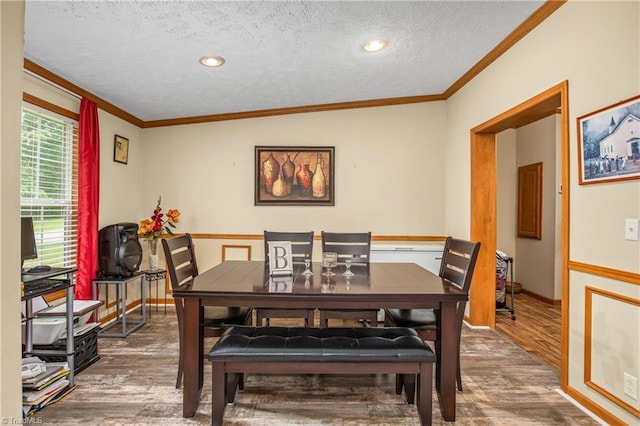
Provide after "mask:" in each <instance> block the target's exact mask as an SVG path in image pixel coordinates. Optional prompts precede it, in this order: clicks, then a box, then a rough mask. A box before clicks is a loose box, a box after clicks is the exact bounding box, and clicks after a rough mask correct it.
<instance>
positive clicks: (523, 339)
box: [496, 293, 561, 372]
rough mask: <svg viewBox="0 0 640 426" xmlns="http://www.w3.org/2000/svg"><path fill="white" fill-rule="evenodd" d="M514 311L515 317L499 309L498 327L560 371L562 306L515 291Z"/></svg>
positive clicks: (497, 328) (532, 353)
mask: <svg viewBox="0 0 640 426" xmlns="http://www.w3.org/2000/svg"><path fill="white" fill-rule="evenodd" d="M507 301H508V302H509V301H510V297H509V296H507ZM515 314H516V320H515V321H513V320H512V319H511V315H510V314H509V313H508V312H496V331H498V332H499V333H500V334H502V335H503V336H505V337H506V338H508V339H509V340H511V341H512V342H514V343H515V344H517V345H518V346H520V347H521V348H523V349H524V350H526V351H527V352H529V353H530V354H531V355H532V356H534V357H536V358H538V359H539V360H540V361H542V362H544V363H546V364H547V365H549V366H550V367H552V368H553V369H554V370H556V371H557V372H559V371H560V356H561V350H560V341H561V333H560V322H561V318H560V306H553V305H550V304H548V303H545V302H542V301H540V300H538V299H536V298H534V297H531V296H529V295H527V294H524V293H520V294H516V295H515Z"/></svg>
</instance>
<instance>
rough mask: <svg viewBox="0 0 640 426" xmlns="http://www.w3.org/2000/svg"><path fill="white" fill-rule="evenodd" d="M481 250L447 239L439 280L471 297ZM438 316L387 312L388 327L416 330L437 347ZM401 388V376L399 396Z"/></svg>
mask: <svg viewBox="0 0 640 426" xmlns="http://www.w3.org/2000/svg"><path fill="white" fill-rule="evenodd" d="M479 250H480V243H479V242H477V243H474V242H471V241H466V240H459V239H456V238H452V237H448V238H447V240H446V242H445V244H444V251H443V255H442V262H441V264H440V274H439V275H440V277H441V278H443V279H445V280H447V281H449V282H450V283H452V284H453V285H455V286H457V287H460V288H461V289H462V291H464V292H465V293H466V294H469V288H470V287H471V280H472V278H473V270H474V269H475V266H476V259H477V257H478V252H479ZM466 303H467V302H466V301H463V302H458V306H457V308H456V330H457V351H456V352H457V354H458V368H457V378H456V383H457V387H458V390H459V391H460V392H462V375H461V374H460V336H461V333H462V321H463V319H464V311H465V307H466ZM437 317H438V315H437V312H436V311H435V310H434V309H386V310H385V326H392V327H411V328H414V329H416V330H417V331H418V333H419V334H420V336H421V337H422V338H423V339H424V340H428V341H432V342H434V343H435V345H436V346H438V345H440V342H439V340H438V323H437ZM402 386H403V384H402V377H401V376H400V375H398V376H396V392H398V394H400V393H402ZM407 394H409V392H407Z"/></svg>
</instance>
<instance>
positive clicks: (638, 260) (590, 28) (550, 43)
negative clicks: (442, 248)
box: [445, 1, 640, 423]
mask: <svg viewBox="0 0 640 426" xmlns="http://www.w3.org/2000/svg"><path fill="white" fill-rule="evenodd" d="M639 5H640V4H639V3H638V2H578V1H569V2H568V3H567V4H565V5H564V6H562V7H561V8H560V9H559V10H558V11H556V12H555V13H554V14H553V15H552V16H551V17H549V18H548V19H547V20H546V21H544V22H543V23H542V24H541V25H540V26H538V27H537V28H536V29H535V30H534V31H533V32H531V33H530V34H529V35H527V36H526V37H525V38H524V39H522V40H521V41H520V42H519V43H518V44H517V45H516V46H514V47H513V48H511V49H510V50H509V51H508V52H507V53H506V54H504V55H503V56H501V57H500V58H499V59H498V60H497V61H496V62H494V63H493V64H492V65H491V66H490V67H488V68H487V69H486V70H485V71H484V72H483V73H481V74H480V75H479V76H478V77H476V78H475V79H474V80H473V81H471V82H470V83H469V84H467V85H466V86H465V87H464V88H463V89H462V90H460V91H459V92H458V93H456V94H455V95H454V96H453V97H451V98H450V99H449V100H448V102H447V115H448V118H449V119H448V130H447V143H446V150H445V158H446V159H447V165H448V167H447V172H446V180H445V181H446V186H447V190H446V192H445V205H446V212H445V214H446V217H447V223H446V232H447V234H453V235H460V236H463V237H464V236H468V235H469V217H470V215H471V214H473V212H471V211H470V210H469V197H468V193H469V188H470V185H469V175H468V172H467V171H468V170H469V167H470V165H469V129H471V128H473V127H474V126H477V125H479V124H481V123H484V122H485V121H487V120H489V119H491V118H493V117H495V116H497V115H498V114H500V113H502V112H504V111H506V110H508V109H509V108H511V107H514V106H516V105H518V104H520V103H522V102H524V101H526V100H528V99H530V98H531V97H533V96H535V95H537V94H539V93H541V92H542V91H544V90H546V89H548V88H550V87H552V86H554V85H556V84H558V83H560V82H562V81H564V80H568V81H569V115H570V117H569V119H570V127H569V131H570V145H571V146H570V157H571V158H570V165H569V173H570V182H571V185H570V188H568V189H570V191H571V192H570V197H571V198H570V202H571V206H570V226H571V228H570V231H571V237H570V241H564V242H563V244H564V245H566V246H567V247H568V249H569V251H570V259H571V260H572V261H577V262H584V263H587V264H592V265H596V266H604V267H608V268H613V269H615V270H620V271H622V272H624V271H628V272H633V273H636V274H637V273H638V272H640V245H639V243H638V242H630V241H625V240H624V234H623V230H624V219H625V218H628V217H631V218H633V217H638V216H640V182H639V181H637V180H635V181H626V182H620V183H612V184H601V185H587V186H580V185H578V183H577V175H576V172H575V171H576V170H577V157H576V155H577V154H576V153H577V148H576V147H577V145H576V144H577V141H576V127H575V126H576V125H575V119H576V117H578V116H580V115H583V114H586V113H588V112H590V111H594V110H596V109H598V108H602V107H603V106H606V105H609V104H612V103H615V102H617V101H619V100H621V99H625V98H629V97H631V96H634V95H636V94H637V93H638V91H639V86H640V80H639V78H638V77H639V72H638V71H639V70H638V68H639V66H640V45H639V43H640V37H639V35H640V33H639V31H640V25H639V16H640V14H639V13H638V8H639ZM594 58H598V59H594ZM594 200H598V202H597V203H594ZM600 281H601V280H600V279H599V278H598V277H597V276H595V275H593V274H586V275H585V274H579V273H577V272H571V273H570V274H569V283H568V284H569V287H568V294H569V301H565V303H569V317H568V321H569V332H568V338H569V351H568V356H569V366H570V367H569V376H568V380H569V391H570V392H572V393H574V394H575V395H576V396H579V397H583V398H586V400H587V401H588V400H591V401H593V402H595V403H596V404H598V405H599V406H600V407H604V408H605V409H606V410H608V411H609V412H610V413H613V414H614V415H616V416H617V417H618V418H620V419H622V420H623V421H625V422H627V423H634V422H637V418H635V417H634V416H633V415H632V414H631V413H629V411H627V410H625V409H624V408H621V406H620V405H618V404H617V403H615V402H613V401H612V400H611V399H609V398H607V397H606V396H604V395H602V394H601V393H598V392H596V391H594V390H592V389H591V388H589V387H587V386H586V385H585V384H584V380H583V378H584V371H585V364H584V359H585V358H584V355H585V354H584V335H585V330H584V321H585V316H586V315H587V314H589V315H593V314H594V313H587V312H585V304H584V294H585V287H586V286H587V285H594V283H598V285H600ZM601 285H603V286H606V287H607V288H608V289H609V290H610V291H613V292H615V293H616V294H621V295H625V296H626V297H630V298H634V299H636V300H637V299H638V298H639V297H640V286H638V285H637V284H631V283H629V282H626V281H623V280H611V281H607V282H606V284H605V283H602V284H601ZM603 314H605V315H606V313H603ZM634 320H635V317H629V318H624V319H623V321H620V322H615V323H614V325H615V327H613V328H612V329H610V330H609V332H610V333H618V334H623V333H624V327H625V324H626V323H627V322H629V321H634ZM636 348H637V346H636ZM612 349H613V350H611V351H610V352H609V355H608V356H609V357H610V361H611V362H614V363H615V362H617V361H616V359H620V357H621V356H623V355H625V356H628V354H626V353H625V354H622V353H621V350H622V349H616V348H612ZM639 359H640V356H639V354H638V351H637V350H635V351H632V360H631V361H630V364H629V366H630V367H629V368H632V369H634V368H635V372H638V371H640V368H639V364H638V363H639V362H640V361H639ZM613 380H614V381H615V383H614V384H613V385H612V386H613V387H614V388H615V395H616V396H617V397H621V396H622V377H621V376H620V375H618V377H614V378H613Z"/></svg>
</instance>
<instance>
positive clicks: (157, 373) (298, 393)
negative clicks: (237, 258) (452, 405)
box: [30, 306, 598, 426]
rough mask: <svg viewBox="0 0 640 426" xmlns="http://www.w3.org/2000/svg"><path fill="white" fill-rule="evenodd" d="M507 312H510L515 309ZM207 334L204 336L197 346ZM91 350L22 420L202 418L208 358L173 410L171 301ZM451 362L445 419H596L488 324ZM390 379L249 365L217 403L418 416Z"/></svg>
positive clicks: (374, 416)
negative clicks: (452, 400) (233, 390)
mask: <svg viewBox="0 0 640 426" xmlns="http://www.w3.org/2000/svg"><path fill="white" fill-rule="evenodd" d="M517 308H518V307H517V306H516V309H517ZM134 314H135V313H134ZM516 314H517V315H518V319H517V321H516V322H519V321H520V316H519V315H520V312H519V311H518V310H517V311H516ZM132 319H135V315H132ZM275 321H276V320H274V323H275ZM509 321H511V319H509ZM522 323H524V321H523V322H522ZM279 324H282V325H295V324H298V323H297V322H295V321H292V320H288V321H284V322H281V323H279ZM332 324H333V325H336V323H332ZM514 326H515V325H514ZM517 326H519V327H520V323H518V325H517ZM519 334H521V333H519ZM214 342H215V339H208V340H207V342H206V344H205V347H206V348H210V347H211V345H212V344H213V343H214ZM99 353H100V356H101V359H100V361H98V362H97V363H96V364H94V365H92V366H90V367H89V368H87V369H86V370H85V371H83V372H81V373H80V374H79V375H77V376H76V384H77V387H76V389H74V390H73V391H72V392H71V393H69V394H68V395H67V396H66V397H65V398H63V399H62V400H61V401H59V402H57V403H55V404H53V405H51V406H48V407H45V408H44V409H43V410H41V411H39V412H37V413H35V415H34V416H35V417H34V418H33V419H30V420H31V421H33V422H38V423H42V424H45V425H73V424H77V425H87V424H91V425H130V424H136V425H159V424H164V425H182V424H194V425H195V424H203V425H204V424H210V423H211V414H210V410H211V367H210V365H209V363H207V365H206V367H205V385H204V388H203V390H202V396H201V403H200V406H199V409H198V412H197V413H196V415H195V417H193V418H190V419H185V418H183V417H182V390H181V389H175V374H176V371H177V358H178V337H177V331H176V317H175V313H174V311H173V308H170V309H168V310H167V314H166V315H164V314H162V313H161V312H160V313H156V312H155V311H154V312H153V316H152V318H151V319H150V320H149V322H148V324H147V325H146V326H145V327H143V328H142V329H140V330H138V331H136V332H134V333H132V334H131V335H129V336H128V337H127V338H104V337H103V338H100V339H99ZM461 366H462V380H463V386H464V392H463V393H458V398H457V401H458V405H457V413H456V417H457V419H456V420H457V421H456V422H455V424H464V425H596V424H598V423H597V422H595V421H594V420H593V419H592V418H590V417H589V416H587V415H586V414H585V413H583V412H582V411H581V410H579V409H578V408H577V407H575V406H574V405H572V404H571V403H570V402H568V401H567V400H566V399H564V398H563V397H562V396H561V395H560V394H558V393H557V392H556V391H555V389H556V388H558V387H559V377H558V373H557V372H556V371H555V370H553V369H552V368H550V367H549V366H548V365H547V364H546V363H542V362H540V361H539V360H538V359H537V358H535V357H533V356H531V355H529V354H528V353H527V352H525V351H524V350H522V349H521V348H520V347H518V346H517V345H515V344H513V343H511V342H510V341H509V340H508V339H506V338H505V337H503V336H502V335H500V334H499V333H498V332H496V331H495V330H488V329H471V328H467V327H464V329H463V337H462V344H461ZM394 383H395V382H394V377H393V376H391V375H362V376H351V375H326V376H324V375H323V376H320V375H292V376H267V375H255V374H251V375H248V376H247V378H246V384H245V390H244V391H242V392H239V393H238V394H237V396H236V402H235V403H234V404H233V405H228V406H227V407H226V411H225V424H228V425H284V424H287V425H291V424H297V425H302V424H304V425H308V424H311V425H347V426H356V425H417V424H419V421H418V416H417V411H416V408H415V406H413V405H408V404H406V402H405V401H404V400H403V399H402V397H399V396H397V395H396V394H395V391H394ZM433 424H434V425H445V424H449V425H450V424H453V423H446V422H444V421H443V420H442V417H441V415H440V410H439V408H438V404H437V400H436V397H435V392H434V406H433Z"/></svg>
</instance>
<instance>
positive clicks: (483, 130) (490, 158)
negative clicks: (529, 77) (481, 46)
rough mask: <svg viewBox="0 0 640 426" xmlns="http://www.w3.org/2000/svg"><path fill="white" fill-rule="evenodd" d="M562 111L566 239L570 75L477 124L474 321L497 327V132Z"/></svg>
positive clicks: (565, 227) (565, 255)
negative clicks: (479, 245)
mask: <svg viewBox="0 0 640 426" xmlns="http://www.w3.org/2000/svg"><path fill="white" fill-rule="evenodd" d="M557 113H559V114H560V121H561V132H560V133H561V157H562V160H561V161H562V180H561V181H562V187H563V188H564V190H563V192H562V199H561V200H562V201H561V204H562V215H561V216H562V231H561V236H562V241H564V242H566V241H569V173H568V169H569V117H568V114H569V111H568V82H567V81H564V82H562V83H560V84H558V85H556V86H554V87H552V88H550V89H548V90H546V91H544V92H542V93H540V94H539V95H537V96H535V97H533V98H531V99H529V100H527V101H525V102H523V103H522V104H520V105H517V106H515V107H513V108H511V109H510V110H508V111H505V112H504V113H502V114H499V115H498V116H496V117H494V118H492V119H490V120H489V121H486V122H485V123H483V124H480V125H479V126H477V127H475V128H473V129H471V155H470V157H471V224H470V225H471V239H472V240H474V241H480V242H481V243H482V245H481V250H480V254H479V255H478V261H477V263H476V269H475V272H474V291H473V292H471V295H470V299H469V321H470V323H471V324H473V325H488V326H490V327H491V328H495V325H496V323H495V321H496V316H495V315H496V313H495V252H496V232H497V219H496V217H497V211H496V209H497V204H496V203H497V155H496V134H497V133H500V132H502V131H504V130H507V129H517V128H518V127H522V126H525V125H527V124H530V123H533V122H535V121H538V120H540V119H542V118H545V117H548V116H550V115H552V114H557ZM561 257H562V273H561V275H562V280H561V281H562V299H561V300H562V301H563V302H564V303H562V312H561V317H562V320H561V330H562V344H561V353H562V360H561V368H560V379H561V380H560V383H561V388H562V389H566V387H567V384H568V374H567V363H568V361H567V356H566V354H567V353H568V339H566V334H567V332H568V322H567V318H568V315H567V313H568V301H567V297H568V296H567V295H568V289H567V282H568V259H569V249H568V246H567V244H563V245H562V256H561Z"/></svg>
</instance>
